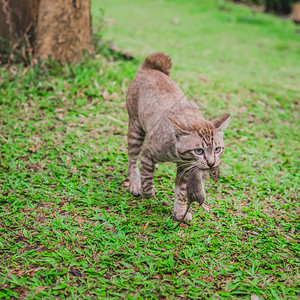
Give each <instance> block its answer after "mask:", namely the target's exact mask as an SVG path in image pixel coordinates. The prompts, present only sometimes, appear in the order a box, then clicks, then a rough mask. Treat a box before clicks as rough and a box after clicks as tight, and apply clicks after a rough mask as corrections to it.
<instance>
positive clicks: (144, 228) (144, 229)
mask: <svg viewBox="0 0 300 300" xmlns="http://www.w3.org/2000/svg"><path fill="white" fill-rule="evenodd" d="M148 226H149V221H148V222H147V223H146V224H145V226H144V227H143V230H142V231H143V232H145V231H146V229H147V228H148Z"/></svg>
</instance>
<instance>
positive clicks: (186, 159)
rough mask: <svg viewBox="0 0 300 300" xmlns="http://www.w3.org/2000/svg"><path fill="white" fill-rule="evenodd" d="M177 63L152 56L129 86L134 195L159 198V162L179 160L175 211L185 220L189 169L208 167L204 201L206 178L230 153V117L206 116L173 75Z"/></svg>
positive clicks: (188, 216)
mask: <svg viewBox="0 0 300 300" xmlns="http://www.w3.org/2000/svg"><path fill="white" fill-rule="evenodd" d="M171 67H172V62H171V58H170V57H169V56H168V55H166V54H164V53H162V52H156V53H153V54H151V55H149V56H148V57H146V59H145V60H144V62H143V64H142V66H141V68H140V69H139V70H138V72H137V74H136V76H135V78H134V79H133V80H132V81H131V83H130V85H129V87H128V91H127V97H126V106H127V112H128V115H129V123H128V136H127V138H128V173H129V187H130V193H131V194H133V195H134V196H138V195H141V197H142V198H149V197H153V196H154V187H153V175H154V169H155V165H156V164H157V163H159V162H174V163H176V164H177V174H176V179H175V202H174V211H173V212H174V217H175V219H176V220H181V218H182V217H183V216H184V213H185V210H186V197H187V191H186V186H187V182H188V176H189V172H190V171H191V170H193V169H194V168H198V169H199V170H201V171H202V172H201V174H203V176H200V177H199V180H198V183H197V184H198V187H197V188H198V189H200V193H198V194H199V195H200V196H199V197H200V198H201V199H200V202H201V203H203V202H204V200H205V198H206V195H205V191H204V179H205V178H206V176H207V175H208V174H209V173H210V172H211V173H212V176H213V177H215V175H214V174H217V177H218V174H219V173H218V171H219V164H220V157H221V155H222V154H223V152H224V142H223V130H224V129H226V127H227V125H228V123H229V120H230V115H229V114H227V115H225V116H224V117H222V118H220V119H218V120H215V121H212V122H210V121H207V120H205V119H204V117H203V115H202V113H201V112H200V110H199V109H198V107H197V106H196V105H195V104H192V103H191V102H189V101H188V100H187V98H186V97H185V96H184V94H183V92H182V91H181V90H180V89H179V87H178V86H177V85H176V84H175V82H174V81H173V80H171V79H170V77H169V75H170V70H171ZM140 154H141V167H140V169H141V174H140V172H139V169H138V160H139V156H140ZM216 170H217V171H216ZM214 179H215V180H216V178H214ZM191 220H192V214H191V212H188V213H187V214H186V216H185V218H184V221H191Z"/></svg>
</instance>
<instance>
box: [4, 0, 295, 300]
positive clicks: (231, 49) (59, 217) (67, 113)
mask: <svg viewBox="0 0 300 300" xmlns="http://www.w3.org/2000/svg"><path fill="white" fill-rule="evenodd" d="M102 10H104V21H105V22H106V23H107V26H106V28H105V29H104V31H103V32H102V35H103V38H104V39H105V40H112V41H114V42H115V43H116V44H117V45H118V46H119V47H121V48H124V49H126V50H128V51H129V52H131V53H132V54H133V55H134V56H135V57H136V61H122V60H118V59H117V60H113V59H111V58H110V57H109V56H107V55H106V56H105V57H103V56H101V55H97V56H96V57H95V58H86V59H85V60H84V61H83V62H82V63H81V64H78V65H75V66H69V67H59V66H57V65H54V64H52V65H51V64H50V66H49V65H38V66H35V67H33V68H29V69H25V68H24V67H22V66H10V67H5V66H2V67H1V72H0V203H1V208H0V220H1V222H0V299H2V298H3V299H14V298H20V299H22V298H25V299H67V298H68V299H92V298H101V299H105V298H106V299H112V298H115V299H119V298H126V299H145V298H152V299H173V298H176V299H177V298H184V299H187V298H190V299H199V298H204V299H206V298H211V299H226V298H228V299H233V298H244V299H250V297H251V295H257V296H259V297H260V299H283V298H284V299H299V297H300V275H299V267H300V260H299V254H300V253H299V252H300V246H299V245H300V237H299V224H300V222H299V213H300V207H299V197H298V193H299V186H300V179H299V150H300V142H299V141H300V130H299V125H300V124H299V106H300V99H299V98H300V84H299V78H300V68H299V61H300V52H299V47H300V36H299V35H297V30H299V29H297V28H296V27H295V26H294V25H293V24H292V23H291V22H290V21H288V20H281V19H279V18H276V17H274V16H272V15H263V14H258V13H253V12H251V11H250V10H248V9H246V8H244V7H239V6H235V5H232V4H228V3H225V2H222V1H215V2H213V1H188V2H184V1H180V0H177V1H167V0H164V1H163V0H161V1H145V0H141V1H133V0H128V1H121V0H113V1H99V2H96V1H94V2H93V6H92V11H93V17H94V19H93V22H94V30H97V28H99V26H100V25H101V22H102V20H103V16H102ZM113 20H114V22H113ZM101 49H102V53H108V51H107V49H106V48H105V47H104V48H103V47H102V48H101ZM156 50H160V51H165V52H167V53H168V54H170V55H171V56H172V57H173V64H174V68H173V72H172V78H174V79H175V80H176V82H177V83H178V85H179V86H180V87H181V88H182V89H183V90H184V92H185V93H186V95H187V96H188V97H189V98H190V99H191V100H193V101H196V102H197V103H198V104H199V106H201V107H202V109H203V111H204V113H205V115H206V117H207V118H208V119H212V118H215V117H219V116H221V115H223V114H225V113H227V112H230V113H231V114H232V123H231V124H230V127H229V128H228V129H227V132H226V137H225V143H226V145H227V149H226V152H225V154H224V162H223V166H224V167H223V173H222V178H221V179H220V182H219V184H217V185H215V184H214V183H212V182H209V183H208V184H207V194H208V199H207V204H208V205H209V207H210V209H211V211H210V213H206V212H204V211H203V210H201V208H199V207H198V206H197V205H196V204H194V205H193V211H194V220H193V223H192V225H191V226H183V227H180V228H179V229H178V230H176V231H174V232H165V231H164V230H163V227H162V225H167V226H171V225H174V224H175V223H174V221H173V219H172V207H173V197H174V194H173V186H174V175H175V173H174V172H175V170H174V166H173V165H172V164H162V165H159V167H158V169H157V171H156V177H155V187H156V198H155V199H149V200H142V199H140V198H134V197H132V196H131V195H130V193H129V192H128V178H127V170H126V169H127V145H126V132H127V128H126V124H127V120H128V118H127V114H126V111H125V93H126V88H127V86H128V83H129V81H130V80H131V79H132V78H133V77H134V75H135V73H136V71H137V70H138V68H139V65H140V63H141V61H142V59H143V58H144V56H145V55H147V54H149V53H151V52H152V51H156Z"/></svg>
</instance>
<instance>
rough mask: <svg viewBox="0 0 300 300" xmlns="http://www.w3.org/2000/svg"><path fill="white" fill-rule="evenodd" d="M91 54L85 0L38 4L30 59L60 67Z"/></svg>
mask: <svg viewBox="0 0 300 300" xmlns="http://www.w3.org/2000/svg"><path fill="white" fill-rule="evenodd" d="M84 50H86V51H87V52H88V53H89V54H93V53H94V46H93V41H92V34H91V14H90V1H89V0H55V1H53V0H41V2H40V7H39V15H38V23H37V33H36V41H35V45H34V56H35V57H36V58H45V59H47V58H48V57H49V56H51V57H52V58H53V59H54V60H57V61H59V62H61V63H70V62H77V61H79V60H80V59H81V58H82V54H83V51H84Z"/></svg>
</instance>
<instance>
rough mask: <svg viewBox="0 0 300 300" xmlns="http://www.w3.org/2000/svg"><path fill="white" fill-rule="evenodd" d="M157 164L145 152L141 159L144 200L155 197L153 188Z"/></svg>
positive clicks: (142, 194)
mask: <svg viewBox="0 0 300 300" xmlns="http://www.w3.org/2000/svg"><path fill="white" fill-rule="evenodd" d="M154 168H155V163H154V161H153V160H152V159H151V158H150V156H149V155H147V154H146V153H145V152H144V153H142V157H141V185H142V192H141V196H142V197H143V198H151V197H154V196H155V193H154V187H153V176H154Z"/></svg>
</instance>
